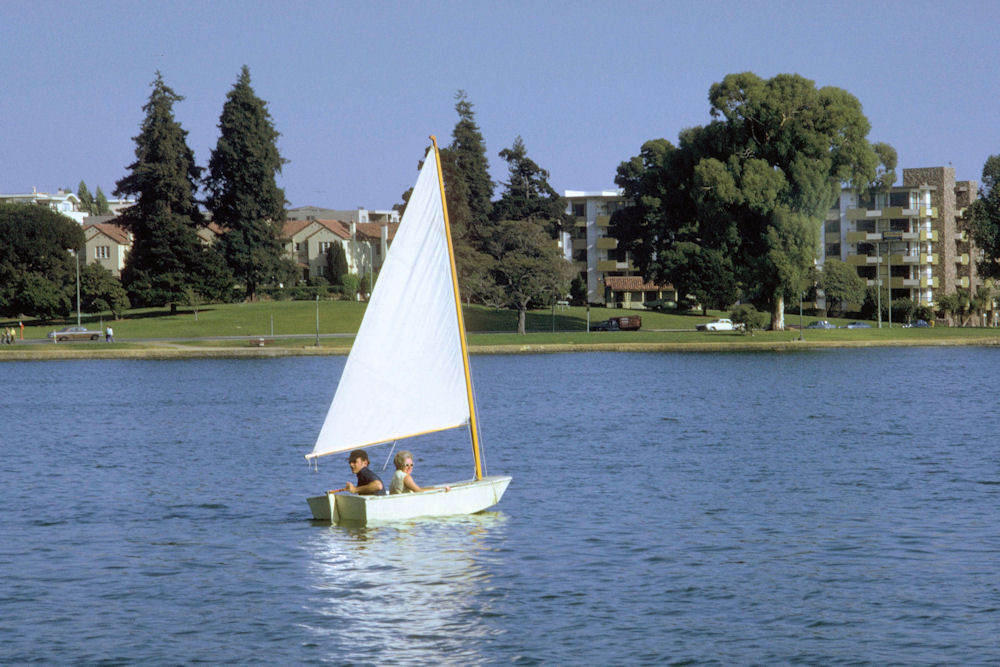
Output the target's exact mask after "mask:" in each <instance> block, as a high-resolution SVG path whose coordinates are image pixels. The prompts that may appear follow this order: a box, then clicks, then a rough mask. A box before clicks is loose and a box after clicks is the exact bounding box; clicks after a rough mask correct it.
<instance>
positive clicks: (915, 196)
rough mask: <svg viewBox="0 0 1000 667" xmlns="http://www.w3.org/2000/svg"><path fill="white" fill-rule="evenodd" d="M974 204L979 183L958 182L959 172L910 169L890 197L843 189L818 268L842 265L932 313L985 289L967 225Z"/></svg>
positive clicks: (892, 295)
mask: <svg viewBox="0 0 1000 667" xmlns="http://www.w3.org/2000/svg"><path fill="white" fill-rule="evenodd" d="M975 197H976V183H975V182H974V181H956V180H955V169H954V168H953V167H929V168H919V169H904V170H903V184H902V185H900V186H894V187H892V188H891V189H890V190H889V191H888V192H874V193H867V194H865V195H862V196H860V197H859V196H858V195H856V194H855V193H853V192H851V191H849V190H844V191H843V192H842V193H841V196H840V200H839V202H838V203H837V204H836V205H835V206H834V207H833V208H832V209H831V210H830V212H829V214H828V215H827V217H826V220H825V222H824V228H823V242H822V246H821V247H822V250H821V252H820V257H819V262H818V263H819V264H820V265H822V264H823V262H825V261H826V259H828V258H831V257H835V258H838V259H840V260H842V261H844V262H846V263H848V264H850V265H852V266H854V267H855V268H856V269H857V272H858V275H860V276H861V277H862V278H864V279H865V280H866V281H867V282H868V285H869V286H881V288H882V289H883V290H884V291H883V292H882V298H891V299H901V298H908V299H911V300H913V301H914V302H915V303H918V304H926V305H929V306H934V305H935V303H936V302H937V301H938V300H939V299H940V297H941V295H943V294H947V293H951V292H954V291H955V290H956V289H958V288H960V287H962V288H966V289H974V288H976V287H978V286H979V284H980V281H979V280H978V277H977V274H976V259H978V257H977V252H976V248H975V246H974V244H973V242H972V240H971V239H970V237H969V234H968V232H967V231H966V229H965V228H964V226H963V223H962V214H963V213H964V210H965V208H966V207H967V206H968V205H969V204H970V203H971V202H972V201H973V199H974V198H975ZM821 305H822V304H821Z"/></svg>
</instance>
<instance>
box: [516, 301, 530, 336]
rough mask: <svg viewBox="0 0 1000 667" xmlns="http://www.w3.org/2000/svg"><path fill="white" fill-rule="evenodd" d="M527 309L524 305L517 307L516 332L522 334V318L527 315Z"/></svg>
mask: <svg viewBox="0 0 1000 667" xmlns="http://www.w3.org/2000/svg"><path fill="white" fill-rule="evenodd" d="M527 313H528V309H527V308H526V307H525V306H518V307H517V333H519V334H521V335H522V336H523V335H524V320H525V319H526V317H527Z"/></svg>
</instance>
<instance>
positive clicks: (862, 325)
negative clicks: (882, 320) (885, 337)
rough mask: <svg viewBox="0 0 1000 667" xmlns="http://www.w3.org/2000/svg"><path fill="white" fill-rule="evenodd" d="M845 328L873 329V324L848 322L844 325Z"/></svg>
mask: <svg viewBox="0 0 1000 667" xmlns="http://www.w3.org/2000/svg"><path fill="white" fill-rule="evenodd" d="M844 328H845V329H871V328H872V325H870V324H868V323H867V322H848V323H847V324H845V325H844Z"/></svg>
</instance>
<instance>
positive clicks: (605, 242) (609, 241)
mask: <svg viewBox="0 0 1000 667" xmlns="http://www.w3.org/2000/svg"><path fill="white" fill-rule="evenodd" d="M617 247H618V239H616V238H615V237H613V236H602V237H601V238H599V239H597V249H598V250H615V249H616V248H617Z"/></svg>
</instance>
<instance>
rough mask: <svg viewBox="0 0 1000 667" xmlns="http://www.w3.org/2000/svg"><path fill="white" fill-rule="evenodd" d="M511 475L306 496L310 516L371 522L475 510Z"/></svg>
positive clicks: (492, 500) (488, 503)
mask: <svg viewBox="0 0 1000 667" xmlns="http://www.w3.org/2000/svg"><path fill="white" fill-rule="evenodd" d="M510 480H511V477H510V476H506V475H495V476H490V477H484V478H483V479H481V480H478V481H476V480H470V481H464V482H455V483H454V484H450V485H449V486H450V487H451V490H450V491H445V490H444V488H441V487H439V488H436V489H432V490H430V491H422V492H420V493H400V494H396V495H388V496H359V495H356V494H353V493H330V494H327V495H325V496H314V497H312V498H309V508H310V509H311V510H312V514H313V519H315V520H317V521H329V522H331V523H337V524H341V523H350V524H366V525H367V524H372V523H385V522H390V521H403V520H406V519H416V518H419V517H436V516H457V515H462V514H475V513H476V512H482V511H483V510H485V509H488V508H490V507H492V506H494V505H496V504H497V503H498V502H500V498H501V497H502V496H503V494H504V491H506V490H507V485H508V484H510Z"/></svg>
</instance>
